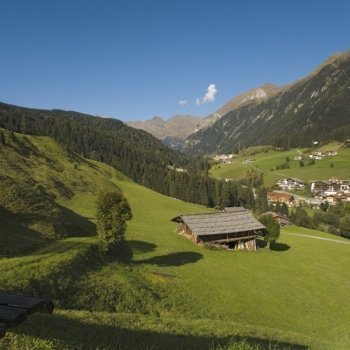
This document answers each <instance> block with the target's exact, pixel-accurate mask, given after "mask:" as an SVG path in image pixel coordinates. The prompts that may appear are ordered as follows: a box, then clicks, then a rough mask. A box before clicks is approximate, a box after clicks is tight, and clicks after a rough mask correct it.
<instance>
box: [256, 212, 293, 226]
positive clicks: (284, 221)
mask: <svg viewBox="0 0 350 350" xmlns="http://www.w3.org/2000/svg"><path fill="white" fill-rule="evenodd" d="M262 215H271V216H272V217H273V219H274V220H275V221H277V222H278V223H279V225H280V226H286V225H289V224H290V220H289V219H288V218H287V217H286V216H284V215H281V214H278V213H275V212H274V211H267V212H266V213H264V214H262Z"/></svg>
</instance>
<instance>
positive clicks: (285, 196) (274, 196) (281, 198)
mask: <svg viewBox="0 0 350 350" xmlns="http://www.w3.org/2000/svg"><path fill="white" fill-rule="evenodd" d="M267 201H268V202H269V203H286V204H287V205H288V207H294V206H295V198H294V196H293V195H291V194H289V193H284V192H276V191H274V192H267Z"/></svg>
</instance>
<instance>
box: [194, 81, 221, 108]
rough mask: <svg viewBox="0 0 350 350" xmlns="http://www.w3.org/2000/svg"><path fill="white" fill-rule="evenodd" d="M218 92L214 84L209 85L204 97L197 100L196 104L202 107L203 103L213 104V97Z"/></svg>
mask: <svg viewBox="0 0 350 350" xmlns="http://www.w3.org/2000/svg"><path fill="white" fill-rule="evenodd" d="M217 92H218V90H217V88H216V86H215V84H210V85H209V86H208V88H207V92H206V93H205V95H204V97H201V98H197V100H196V104H197V105H202V104H203V103H207V102H213V101H214V100H215V95H216V93H217Z"/></svg>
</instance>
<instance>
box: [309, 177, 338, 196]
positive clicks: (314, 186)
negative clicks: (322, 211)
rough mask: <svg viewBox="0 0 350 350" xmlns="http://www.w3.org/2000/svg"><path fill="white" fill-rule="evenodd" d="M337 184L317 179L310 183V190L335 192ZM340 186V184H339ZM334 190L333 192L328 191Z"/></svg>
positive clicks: (321, 192)
mask: <svg viewBox="0 0 350 350" xmlns="http://www.w3.org/2000/svg"><path fill="white" fill-rule="evenodd" d="M337 187H338V184H337V183H335V182H333V181H329V180H317V181H313V182H311V184H310V189H311V192H313V193H319V194H323V193H325V192H329V193H328V194H335V193H336V192H337V190H338V188H337ZM339 187H340V186H339ZM330 192H334V193H330Z"/></svg>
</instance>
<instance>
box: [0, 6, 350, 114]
mask: <svg viewBox="0 0 350 350" xmlns="http://www.w3.org/2000/svg"><path fill="white" fill-rule="evenodd" d="M0 14H1V20H0V39H1V41H0V42H1V50H0V101H2V102H6V103H11V104H16V105H21V106H27V107H37V108H48V109H52V108H60V109H66V110H76V111H80V112H85V113H89V114H92V115H103V116H112V117H115V118H118V119H121V120H142V119H148V118H150V117H152V116H154V115H160V116H162V117H164V118H169V117H171V116H172V115H175V114H191V115H199V116H204V115H206V114H209V113H211V112H213V111H215V110H216V109H217V108H219V107H220V106H221V105H223V104H224V103H225V102H226V101H227V100H229V99H230V98H231V97H233V96H235V95H237V94H240V93H242V92H244V91H246V90H249V89H251V88H253V87H257V86H260V85H262V84H264V83H266V82H271V83H275V84H277V85H283V84H286V83H290V82H293V81H294V80H296V79H298V78H301V77H303V76H305V75H306V74H308V73H309V72H310V71H312V70H313V69H315V68H316V66H317V65H319V64H320V63H321V62H322V61H324V60H325V59H327V58H328V57H329V56H330V55H331V54H333V53H335V52H339V51H346V50H349V49H350V20H349V18H350V15H349V14H350V1H348V0H344V1H342V0H332V1H330V0H329V1H324V0H317V1H316V0H289V1H287V0H285V1H283V0H255V1H252V0H216V1H206V0H201V1H200V0H114V1H113V0H60V1H55V0H22V1H18V0H1V2H0ZM180 101H182V102H181V104H179V102H180ZM196 102H197V103H196Z"/></svg>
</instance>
